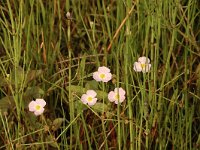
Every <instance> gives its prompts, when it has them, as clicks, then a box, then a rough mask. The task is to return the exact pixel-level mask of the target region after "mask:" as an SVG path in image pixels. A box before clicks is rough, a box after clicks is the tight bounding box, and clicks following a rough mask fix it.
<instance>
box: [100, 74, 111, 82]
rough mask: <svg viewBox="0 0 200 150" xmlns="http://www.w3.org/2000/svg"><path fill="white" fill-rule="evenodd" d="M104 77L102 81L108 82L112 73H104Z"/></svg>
mask: <svg viewBox="0 0 200 150" xmlns="http://www.w3.org/2000/svg"><path fill="white" fill-rule="evenodd" d="M105 75H106V77H105V78H104V79H103V80H102V81H103V82H108V81H110V80H111V79H112V74H111V73H106V74H105Z"/></svg>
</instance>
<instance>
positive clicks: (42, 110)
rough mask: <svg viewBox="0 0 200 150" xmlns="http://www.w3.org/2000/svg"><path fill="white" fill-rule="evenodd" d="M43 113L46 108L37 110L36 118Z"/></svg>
mask: <svg viewBox="0 0 200 150" xmlns="http://www.w3.org/2000/svg"><path fill="white" fill-rule="evenodd" d="M43 112H44V108H43V107H41V109H40V110H37V111H35V112H34V114H35V115H36V116H38V115H41V114H42V113H43Z"/></svg>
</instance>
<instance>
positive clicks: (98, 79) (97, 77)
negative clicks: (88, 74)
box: [93, 72, 101, 82]
mask: <svg viewBox="0 0 200 150" xmlns="http://www.w3.org/2000/svg"><path fill="white" fill-rule="evenodd" d="M93 79H94V80H96V81H97V82H99V81H101V78H100V77H99V72H94V73H93Z"/></svg>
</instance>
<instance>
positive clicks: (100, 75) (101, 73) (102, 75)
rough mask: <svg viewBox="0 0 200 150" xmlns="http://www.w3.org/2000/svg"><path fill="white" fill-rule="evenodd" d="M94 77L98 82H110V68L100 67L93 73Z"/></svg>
mask: <svg viewBox="0 0 200 150" xmlns="http://www.w3.org/2000/svg"><path fill="white" fill-rule="evenodd" d="M93 78H94V79H95V80H96V81H98V82H100V81H102V82H108V81H110V80H111V78H112V74H111V73H110V69H109V68H107V67H105V66H103V67H99V69H98V71H96V72H94V73H93Z"/></svg>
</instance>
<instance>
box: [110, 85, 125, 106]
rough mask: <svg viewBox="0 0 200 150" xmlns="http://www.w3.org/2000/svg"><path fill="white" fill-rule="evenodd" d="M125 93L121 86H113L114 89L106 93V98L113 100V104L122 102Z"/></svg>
mask: <svg viewBox="0 0 200 150" xmlns="http://www.w3.org/2000/svg"><path fill="white" fill-rule="evenodd" d="M125 94H126V92H125V91H124V89H123V88H121V87H120V88H115V89H114V91H110V92H109V93H108V100H109V101H110V102H114V103H115V104H118V103H122V102H123V101H124V100H125V98H126V97H125Z"/></svg>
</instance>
